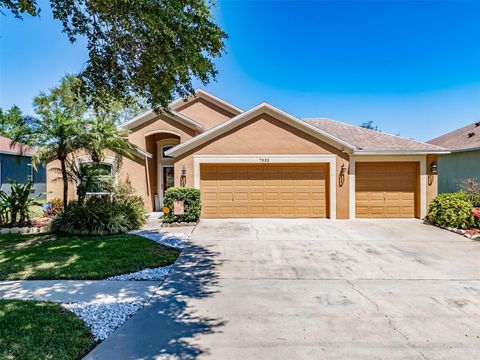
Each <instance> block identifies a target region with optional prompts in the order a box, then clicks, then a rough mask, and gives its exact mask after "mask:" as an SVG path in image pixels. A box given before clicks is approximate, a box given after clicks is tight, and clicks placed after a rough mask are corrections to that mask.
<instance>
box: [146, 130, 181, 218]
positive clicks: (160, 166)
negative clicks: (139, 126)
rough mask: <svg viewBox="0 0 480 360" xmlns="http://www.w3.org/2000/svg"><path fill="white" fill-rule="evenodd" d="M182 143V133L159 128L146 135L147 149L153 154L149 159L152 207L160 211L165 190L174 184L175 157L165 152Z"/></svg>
mask: <svg viewBox="0 0 480 360" xmlns="http://www.w3.org/2000/svg"><path fill="white" fill-rule="evenodd" d="M179 143H180V134H176V133H173V132H166V131H162V130H158V131H156V132H154V133H149V134H147V135H146V136H145V145H146V150H147V151H148V152H149V153H151V154H152V155H153V156H152V158H151V159H148V178H149V189H150V197H151V201H152V209H154V210H155V211H160V209H161V208H162V206H163V196H164V194H165V191H166V190H167V189H168V188H169V187H172V186H174V183H175V173H174V166H173V165H174V159H173V158H171V157H169V156H166V155H165V152H166V151H167V150H168V149H170V148H171V147H173V146H175V145H178V144H179Z"/></svg>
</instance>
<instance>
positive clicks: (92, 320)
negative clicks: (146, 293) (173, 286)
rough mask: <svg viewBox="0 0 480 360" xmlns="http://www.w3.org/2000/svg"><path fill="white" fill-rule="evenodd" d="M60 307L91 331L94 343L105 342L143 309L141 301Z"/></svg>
mask: <svg viewBox="0 0 480 360" xmlns="http://www.w3.org/2000/svg"><path fill="white" fill-rule="evenodd" d="M62 305H63V307H64V308H65V309H67V310H69V311H71V312H73V313H74V314H75V315H77V316H78V317H79V318H80V319H82V320H83V321H84V322H85V324H86V325H87V326H88V327H89V328H90V330H91V331H92V334H93V336H94V338H95V341H102V340H105V339H106V338H107V337H108V336H109V335H110V334H111V333H113V332H114V331H115V329H116V328H118V327H119V326H120V325H122V324H123V323H124V322H125V321H127V320H128V318H130V317H131V316H132V315H133V314H135V313H136V312H137V311H138V310H140V309H141V308H142V307H143V303H142V302H141V301H135V302H130V303H128V302H119V303H113V304H88V303H69V304H62Z"/></svg>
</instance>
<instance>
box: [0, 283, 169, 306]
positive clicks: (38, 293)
mask: <svg viewBox="0 0 480 360" xmlns="http://www.w3.org/2000/svg"><path fill="white" fill-rule="evenodd" d="M160 284H161V282H160V281H105V280H97V281H92V280H86V281H82V280H64V281H60V280H25V281H0V298H1V299H18V300H46V301H53V302H60V303H72V302H84V303H89V304H109V303H115V302H134V301H141V302H144V303H145V302H148V301H149V300H150V298H151V297H152V296H153V295H154V294H155V292H156V291H157V289H158V287H159V286H160Z"/></svg>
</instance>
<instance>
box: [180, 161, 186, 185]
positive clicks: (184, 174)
mask: <svg viewBox="0 0 480 360" xmlns="http://www.w3.org/2000/svg"><path fill="white" fill-rule="evenodd" d="M186 183H187V168H186V167H185V165H183V166H182V175H181V176H180V186H181V187H185V185H186Z"/></svg>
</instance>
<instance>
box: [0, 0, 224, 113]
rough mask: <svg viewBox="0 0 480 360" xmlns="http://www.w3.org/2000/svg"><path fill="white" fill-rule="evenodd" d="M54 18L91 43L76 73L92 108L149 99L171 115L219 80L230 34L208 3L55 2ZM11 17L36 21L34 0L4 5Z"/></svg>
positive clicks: (8, 0) (4, 0)
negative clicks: (174, 106)
mask: <svg viewBox="0 0 480 360" xmlns="http://www.w3.org/2000/svg"><path fill="white" fill-rule="evenodd" d="M50 6H51V8H52V11H53V17H54V18H55V19H57V20H59V21H60V22H61V23H62V25H63V31H64V32H65V33H66V34H67V36H68V38H69V40H70V41H71V42H74V41H76V40H77V39H78V38H80V37H82V38H85V39H86V41H87V49H88V56H89V57H88V61H87V62H86V65H85V67H84V69H82V71H81V72H80V74H79V76H80V78H81V79H82V90H83V91H82V93H83V94H88V95H89V99H93V101H94V104H95V105H102V101H103V100H104V99H105V94H107V95H108V97H113V98H115V99H117V100H119V101H124V102H127V101H129V100H130V99H131V97H132V96H133V97H134V98H144V99H146V101H147V103H148V104H149V105H150V106H151V107H153V108H154V109H155V110H157V111H160V110H167V109H168V104H169V102H170V101H171V100H172V99H173V98H174V97H175V96H176V95H177V94H178V95H180V96H182V97H186V96H188V95H190V94H193V93H194V88H193V85H192V83H193V81H194V80H195V79H198V80H200V81H201V82H202V83H203V84H204V85H206V84H207V83H208V82H209V81H210V80H212V79H214V78H215V77H216V75H217V69H216V67H215V64H214V62H213V59H214V58H216V57H219V56H221V55H222V53H223V52H224V43H223V41H224V39H225V38H226V37H227V35H226V34H225V32H223V31H222V29H221V28H220V27H219V26H218V25H216V24H215V22H214V20H213V17H212V12H211V8H212V6H213V1H210V0H135V1H129V0H77V1H71V0H50ZM1 7H4V8H6V9H8V10H10V11H11V12H12V13H13V14H14V16H16V17H18V18H22V17H23V16H24V15H25V14H29V16H38V15H39V12H40V9H39V6H38V2H37V0H22V1H12V0H0V8H1Z"/></svg>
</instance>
